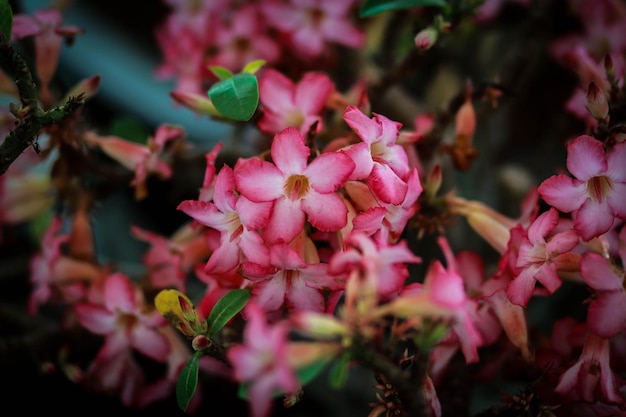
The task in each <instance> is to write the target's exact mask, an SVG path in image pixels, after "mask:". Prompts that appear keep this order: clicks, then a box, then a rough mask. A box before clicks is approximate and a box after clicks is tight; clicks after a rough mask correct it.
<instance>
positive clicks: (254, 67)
mask: <svg viewBox="0 0 626 417" xmlns="http://www.w3.org/2000/svg"><path fill="white" fill-rule="evenodd" d="M263 65H265V60H263V59H257V60H256V61H252V62H249V63H248V64H246V66H245V67H243V70H242V71H241V72H247V73H248V74H255V73H256V72H257V71H258V70H259V69H260V68H261V67H262V66H263Z"/></svg>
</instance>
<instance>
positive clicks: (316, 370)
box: [297, 358, 330, 385]
mask: <svg viewBox="0 0 626 417" xmlns="http://www.w3.org/2000/svg"><path fill="white" fill-rule="evenodd" d="M329 361H330V358H328V359H327V360H319V361H315V362H313V363H312V364H310V365H308V366H305V367H304V368H301V369H298V371H297V373H298V380H299V381H300V383H301V384H302V385H306V384H308V383H309V382H311V381H312V380H313V379H315V377H316V376H318V375H319V374H320V372H322V371H323V370H324V368H326V365H328V362H329Z"/></svg>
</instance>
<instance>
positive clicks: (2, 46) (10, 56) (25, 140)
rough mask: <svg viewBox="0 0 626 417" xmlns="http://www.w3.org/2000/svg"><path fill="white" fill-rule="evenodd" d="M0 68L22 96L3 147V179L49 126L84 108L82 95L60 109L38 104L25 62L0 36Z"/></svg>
mask: <svg viewBox="0 0 626 417" xmlns="http://www.w3.org/2000/svg"><path fill="white" fill-rule="evenodd" d="M0 38H1V39H0V68H2V69H3V70H4V71H6V73H7V74H8V75H9V77H11V78H12V79H13V80H14V81H15V85H16V86H17V89H18V93H19V96H20V107H19V108H18V109H16V108H14V106H12V108H11V112H12V113H13V115H14V116H15V117H16V120H15V128H14V129H13V130H11V131H10V132H9V134H8V135H7V136H6V138H5V139H4V141H3V142H2V143H0V175H3V174H4V173H5V172H6V171H7V169H9V167H10V166H11V164H12V163H13V162H14V161H15V160H16V159H17V158H18V157H19V156H20V155H21V154H22V152H24V151H25V150H26V148H28V147H29V146H31V145H33V144H34V143H35V142H36V140H37V136H38V135H39V133H40V132H41V130H42V129H43V128H45V127H46V126H49V125H52V124H57V123H61V122H62V121H63V120H65V119H66V118H67V117H69V116H71V115H72V114H74V112H75V111H76V110H77V109H78V108H79V107H80V106H82V105H83V103H84V98H83V96H82V95H79V96H77V97H70V98H69V99H68V100H67V102H66V103H65V104H63V105H61V106H57V107H54V108H52V109H50V110H47V111H44V110H42V109H41V108H40V107H39V104H38V102H37V87H36V85H35V82H34V80H33V76H32V74H31V72H30V69H29V68H28V64H27V63H26V61H25V60H24V58H23V57H22V56H21V55H20V54H19V53H18V52H17V51H16V50H15V49H13V47H11V45H10V43H9V42H7V41H6V38H5V37H4V36H3V35H2V34H0Z"/></svg>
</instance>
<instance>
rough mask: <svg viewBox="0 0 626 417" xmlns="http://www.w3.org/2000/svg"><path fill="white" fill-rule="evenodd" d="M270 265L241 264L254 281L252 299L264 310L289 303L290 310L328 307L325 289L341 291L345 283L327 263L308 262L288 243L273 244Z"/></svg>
mask: <svg viewBox="0 0 626 417" xmlns="http://www.w3.org/2000/svg"><path fill="white" fill-rule="evenodd" d="M269 260H270V262H269V265H258V264H254V263H250V262H246V263H243V264H242V265H241V268H242V271H243V275H244V277H246V278H247V279H249V280H251V281H253V282H254V286H253V287H252V295H253V300H255V301H256V302H257V303H258V304H259V306H261V307H262V308H263V309H264V310H265V311H267V312H272V311H277V310H279V309H281V308H283V307H286V308H287V309H288V310H289V311H295V310H307V311H317V312H320V313H321V312H324V311H327V308H326V300H325V297H324V294H323V290H328V291H338V290H341V289H343V287H344V283H343V282H342V281H340V280H335V278H334V277H333V276H332V275H330V274H329V272H328V264H323V263H306V262H305V261H304V259H302V257H301V256H300V255H299V254H298V253H297V252H296V251H295V250H294V249H292V248H291V247H289V245H287V244H286V243H277V244H275V245H272V246H271V247H270V258H269Z"/></svg>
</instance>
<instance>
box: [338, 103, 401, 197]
mask: <svg viewBox="0 0 626 417" xmlns="http://www.w3.org/2000/svg"><path fill="white" fill-rule="evenodd" d="M343 119H344V121H345V122H346V123H347V124H348V126H350V128H352V129H353V130H354V131H355V132H356V134H357V136H358V137H359V138H360V139H361V140H362V142H359V143H356V144H353V145H349V146H348V147H346V148H344V149H345V151H346V153H347V154H348V155H349V156H350V157H351V158H352V160H353V161H354V163H355V165H356V168H355V170H354V172H352V175H351V176H350V179H351V180H365V183H366V184H367V185H368V186H369V187H370V188H371V189H372V192H373V193H374V195H375V196H376V197H377V198H378V199H380V200H381V201H382V202H383V203H391V204H395V205H400V204H402V202H403V200H404V197H405V196H406V192H407V188H408V186H407V184H406V180H407V177H408V175H409V173H410V171H411V170H410V168H409V161H408V157H407V155H406V152H405V151H404V148H403V147H402V145H399V144H398V143H397V139H398V135H399V134H400V127H402V125H401V124H400V123H398V122H394V121H393V120H390V119H388V118H386V117H385V116H383V115H380V114H376V113H374V115H373V117H372V118H371V119H370V118H369V117H367V116H366V115H365V114H364V113H363V112H362V111H361V110H359V109H358V108H357V107H356V106H352V105H350V106H348V107H347V108H346V111H345V112H344V114H343Z"/></svg>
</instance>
